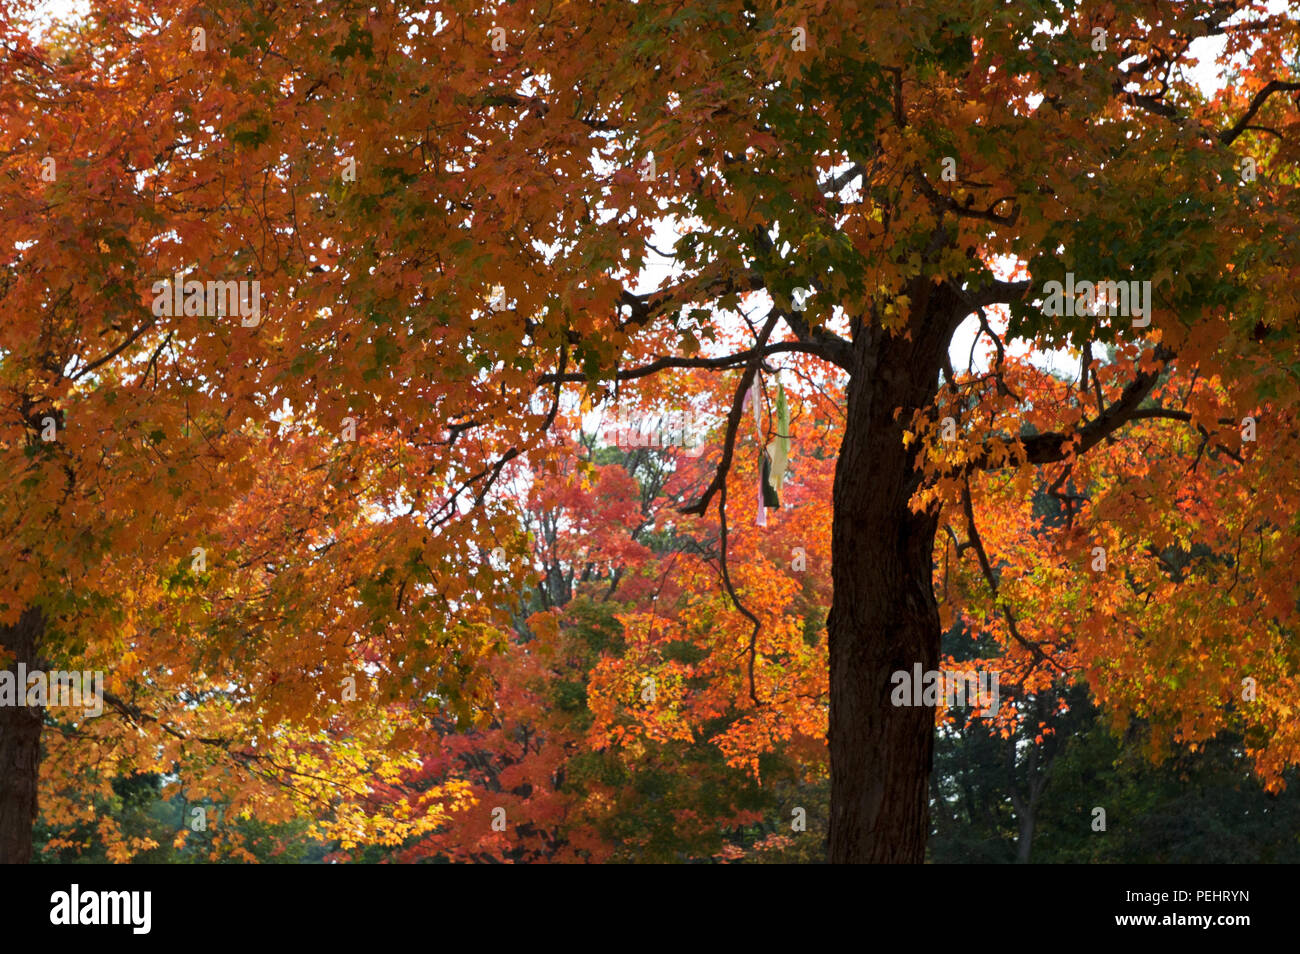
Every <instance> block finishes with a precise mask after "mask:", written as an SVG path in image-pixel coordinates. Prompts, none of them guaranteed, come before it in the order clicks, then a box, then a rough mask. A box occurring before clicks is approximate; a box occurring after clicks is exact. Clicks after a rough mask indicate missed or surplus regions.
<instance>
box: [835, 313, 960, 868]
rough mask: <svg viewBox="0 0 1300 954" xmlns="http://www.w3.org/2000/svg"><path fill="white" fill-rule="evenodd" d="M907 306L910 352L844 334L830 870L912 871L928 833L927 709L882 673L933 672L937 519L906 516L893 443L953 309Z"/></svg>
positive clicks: (905, 472)
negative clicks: (901, 867)
mask: <svg viewBox="0 0 1300 954" xmlns="http://www.w3.org/2000/svg"><path fill="white" fill-rule="evenodd" d="M922 294H924V291H922ZM912 300H913V302H914V305H913V320H912V321H911V323H910V327H911V340H905V339H904V338H903V337H901V336H900V335H891V334H888V333H886V332H883V331H881V330H879V329H878V328H870V327H866V326H863V327H861V328H859V329H858V330H857V333H856V335H855V340H854V346H853V348H854V355H855V367H854V369H853V371H852V379H851V381H850V384H849V395H848V413H847V420H846V424H845V430H844V443H843V446H842V447H841V448H840V453H839V460H838V463H837V465H836V469H835V489H834V507H835V515H834V519H833V522H832V530H831V560H832V571H831V572H832V580H833V583H834V596H833V598H832V603H831V613H830V618H829V620H828V621H827V629H828V632H829V650H830V693H831V707H830V734H829V741H830V758H831V821H830V837H829V848H830V850H829V855H830V861H831V862H832V863H846V862H906V863H919V862H921V861H923V860H924V857H925V843H926V838H927V835H928V829H929V824H928V809H929V800H928V792H929V779H930V770H931V766H932V764H933V758H934V710H933V709H932V708H929V707H922V706H897V707H896V706H894V705H892V704H891V702H890V694H891V691H892V688H893V687H892V684H891V681H890V676H891V675H892V674H893V673H894V672H897V671H899V670H903V671H905V672H907V673H909V674H910V673H911V672H912V667H913V666H914V665H915V664H916V663H920V664H921V668H922V671H929V670H932V669H937V668H938V661H939V636H940V632H939V610H938V605H937V603H936V602H935V597H934V585H933V550H934V535H935V531H936V529H937V527H938V518H937V515H935V514H914V513H912V512H911V510H910V508H909V505H908V504H909V500H910V499H911V497H912V494H913V492H914V491H915V490H916V488H917V486H918V480H919V475H918V473H917V471H916V468H915V467H914V457H915V455H914V451H915V448H911V449H908V450H907V451H905V450H904V448H903V431H904V430H905V429H906V428H907V427H908V425H909V424H910V422H911V417H912V412H913V411H914V410H915V409H917V408H920V407H925V406H927V405H928V404H929V403H930V402H931V401H932V400H933V398H934V394H935V391H936V389H937V386H938V379H939V372H940V370H941V368H942V367H943V363H942V362H943V356H944V353H945V351H946V349H947V347H948V342H949V341H950V339H951V336H952V332H953V330H954V328H955V326H956V322H957V321H958V320H960V317H961V309H960V308H959V307H958V306H957V305H956V303H955V302H953V301H951V300H948V296H946V295H941V294H939V293H936V294H935V296H934V297H933V298H931V299H930V300H928V301H927V300H918V296H915V295H914V296H913V298H912ZM899 409H901V410H899ZM896 411H897V414H896V413H895V412H896Z"/></svg>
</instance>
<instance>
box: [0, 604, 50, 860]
mask: <svg viewBox="0 0 1300 954" xmlns="http://www.w3.org/2000/svg"><path fill="white" fill-rule="evenodd" d="M44 628H45V620H44V617H43V616H42V614H41V612H40V610H38V609H28V610H25V611H24V612H23V614H22V616H20V617H19V619H18V622H17V623H15V624H14V625H12V626H0V652H3V655H4V656H5V657H9V656H12V657H13V659H12V660H11V662H10V663H9V666H10V668H13V669H15V670H16V668H17V665H18V663H23V664H24V665H26V666H27V668H28V669H29V670H32V669H38V668H40V664H39V662H38V661H37V660H38V656H37V653H38V651H39V642H40V637H41V633H42V631H43V630H44ZM15 689H16V692H17V693H18V695H19V697H20V699H21V698H22V697H24V695H25V693H26V686H20V685H16V686H15ZM44 720H45V709H44V707H43V706H26V705H15V706H7V705H6V706H0V864H28V863H29V862H30V861H31V860H32V826H33V825H34V824H35V822H36V789H37V781H38V777H39V774H38V773H39V769H40V753H41V726H42V724H43V723H44Z"/></svg>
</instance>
